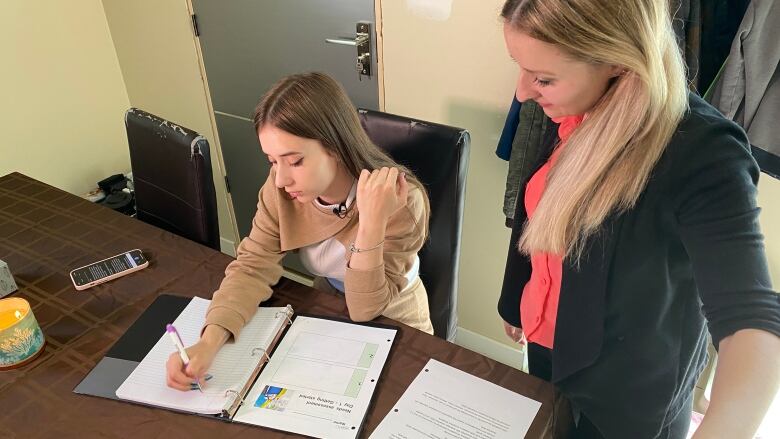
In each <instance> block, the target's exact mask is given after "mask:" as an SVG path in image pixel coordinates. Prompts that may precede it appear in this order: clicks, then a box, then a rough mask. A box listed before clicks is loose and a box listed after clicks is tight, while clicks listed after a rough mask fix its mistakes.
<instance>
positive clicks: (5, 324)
mask: <svg viewBox="0 0 780 439" xmlns="http://www.w3.org/2000/svg"><path fill="white" fill-rule="evenodd" d="M26 314H27V313H26V312H25V311H24V310H22V309H9V310H8V311H0V329H5V328H9V327H11V326H13V325H15V324H16V323H18V322H19V320H22V318H23V317H24V316H25V315H26Z"/></svg>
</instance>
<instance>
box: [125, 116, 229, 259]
mask: <svg viewBox="0 0 780 439" xmlns="http://www.w3.org/2000/svg"><path fill="white" fill-rule="evenodd" d="M125 127H126V128H127V140H128V143H129V144H130V164H131V166H132V168H133V184H134V186H135V197H136V210H137V212H138V219H140V220H141V221H144V222H146V223H149V224H153V225H155V226H157V227H160V228H162V229H165V230H168V231H169V232H172V233H175V234H177V235H180V236H183V237H185V238H188V239H191V240H193V241H196V242H199V243H201V244H203V245H206V246H208V247H211V248H213V249H216V250H219V224H218V223H217V199H216V195H215V193H214V180H213V179H212V173H211V159H210V155H209V144H208V141H206V139H205V138H204V137H203V136H201V135H199V134H198V133H197V132H195V131H192V130H190V129H188V128H185V127H183V126H181V125H178V124H175V123H172V122H169V121H167V120H165V119H162V118H160V117H157V116H155V115H153V114H150V113H147V112H145V111H142V110H139V109H137V108H131V109H129V110H128V111H127V113H125Z"/></svg>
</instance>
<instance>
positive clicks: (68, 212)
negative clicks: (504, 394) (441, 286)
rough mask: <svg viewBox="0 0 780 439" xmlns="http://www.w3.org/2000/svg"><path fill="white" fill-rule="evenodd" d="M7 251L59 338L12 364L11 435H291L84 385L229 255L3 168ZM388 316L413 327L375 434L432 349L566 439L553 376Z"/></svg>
mask: <svg viewBox="0 0 780 439" xmlns="http://www.w3.org/2000/svg"><path fill="white" fill-rule="evenodd" d="M134 248H140V249H142V250H143V251H144V253H145V254H146V255H147V257H148V258H149V260H150V265H149V267H148V268H147V269H144V270H141V271H139V272H137V273H133V274H131V275H128V276H125V277H122V278H120V279H117V280H115V281H112V282H109V283H107V284H103V285H100V286H97V287H94V288H91V289H88V290H85V291H76V289H75V288H73V285H72V284H71V282H70V279H69V278H68V273H69V272H70V270H72V269H73V268H76V267H79V266H82V265H85V264H87V263H90V262H93V261H96V260H99V259H103V258H106V257H108V256H112V255H115V254H118V253H121V252H124V251H127V250H130V249H134ZM0 259H2V260H4V261H6V262H7V263H8V266H9V267H10V269H11V272H12V274H13V275H14V277H15V279H16V282H17V284H18V285H19V291H17V292H16V293H14V294H13V296H16V297H23V298H25V299H27V300H28V301H29V302H30V304H31V305H32V309H33V312H34V314H35V317H36V318H37V319H38V323H39V324H40V326H41V329H42V330H43V333H44V335H45V336H46V341H47V345H46V348H45V351H44V352H43V354H42V355H41V356H40V357H39V358H38V359H36V360H35V361H34V362H33V363H31V364H29V365H27V366H24V367H22V368H19V369H15V370H11V371H6V372H0V437H2V438H6V437H11V438H51V437H57V438H66V437H79V438H86V437H90V438H91V437H128V438H130V437H133V438H145V439H146V438H155V437H160V438H166V439H172V438H179V437H182V438H184V437H188V438H199V437H203V438H206V437H220V438H230V437H242V438H246V437H263V438H266V437H285V436H287V435H285V434H283V433H279V432H274V431H271V430H267V429H261V428H255V427H249V426H242V425H235V424H230V423H226V422H220V421H218V420H211V419H206V418H202V417H197V416H190V415H183V414H178V413H173V412H170V411H166V410H162V409H153V408H148V407H142V406H138V405H132V404H126V403H122V402H117V401H112V400H107V399H102V398H96V397H89V396H83V395H77V394H74V393H73V392H72V390H73V388H74V387H75V386H76V385H77V384H78V383H79V382H80V381H81V380H82V379H83V378H84V376H85V375H86V374H87V373H88V372H89V371H90V370H91V369H92V367H93V366H94V365H95V364H96V363H97V362H98V361H99V360H100V359H101V358H102V357H103V355H104V354H105V352H106V351H107V350H108V348H109V347H111V345H112V344H113V343H114V342H115V341H116V340H117V339H118V338H119V337H120V336H121V335H122V334H123V333H124V331H125V330H126V329H127V328H128V327H129V326H130V325H131V324H132V323H133V321H134V320H135V319H136V318H137V317H138V316H139V315H140V314H141V313H142V312H143V311H144V309H146V307H147V306H148V305H149V304H150V303H151V302H152V301H153V300H154V298H155V297H157V296H158V295H159V294H161V293H171V294H178V295H183V296H200V297H205V298H210V296H211V293H212V292H213V291H214V290H215V289H216V288H217V287H218V286H219V283H220V281H221V279H222V277H223V275H224V269H225V266H226V265H227V264H228V263H229V262H230V261H231V260H232V258H230V257H229V256H227V255H224V254H222V253H219V252H216V251H214V250H212V249H209V248H207V247H204V246H201V245H199V244H196V243H194V242H191V241H189V240H186V239H184V238H180V237H178V236H176V235H173V234H170V233H168V232H165V231H162V230H160V229H157V228H155V227H152V226H150V225H147V224H145V223H142V222H140V221H137V220H135V219H133V218H130V217H127V216H124V215H121V214H118V213H116V212H114V211H111V210H109V209H106V208H104V207H102V206H99V205H95V204H92V203H90V202H88V201H86V200H83V199H81V198H79V197H77V196H74V195H71V194H69V193H66V192H64V191H61V190H59V189H56V188H54V187H51V186H48V185H46V184H43V183H41V182H39V181H36V180H34V179H31V178H29V177H26V176H24V175H22V174H18V173H13V174H9V175H6V176H3V177H0ZM274 291H275V292H274V297H273V298H272V299H271V300H270V301H269V304H270V305H272V306H278V305H283V304H287V303H290V304H292V305H293V307H294V308H295V309H296V311H298V312H305V313H313V314H322V315H331V316H341V317H347V316H348V314H347V309H346V305H345V302H344V300H343V299H342V298H339V297H337V296H334V295H331V294H328V293H323V292H320V291H317V290H314V289H312V288H309V287H307V286H304V285H301V284H299V283H296V282H293V281H290V280H286V279H283V280H282V281H281V282H280V283H279V285H277V286H276V287H275V289H274ZM496 318H497V317H496ZM378 321H379V322H384V323H390V324H394V325H397V326H399V327H400V328H401V329H400V331H399V335H398V338H397V340H396V345H395V347H394V350H393V352H392V355H391V356H390V358H389V360H388V363H387V365H386V367H385V370H384V375H383V377H382V379H381V382H380V384H379V386H378V387H377V390H376V393H375V395H374V400H373V404H372V406H371V408H370V409H369V412H368V415H367V417H366V423H365V425H364V428H363V432H362V436H363V437H367V436H368V435H369V434H370V433H371V432H372V431H373V430H374V429H375V428H376V427H377V425H378V424H379V422H380V421H381V420H382V418H383V417H384V416H385V415H386V414H387V413H388V412H389V411H390V409H391V408H392V406H393V405H394V404H395V403H396V401H397V400H398V399H399V398H400V397H401V395H402V394H403V392H404V390H405V389H406V388H407V387H408V385H409V384H410V383H411V382H412V380H413V379H414V377H415V376H417V374H418V373H419V372H420V370H421V369H422V367H423V365H424V364H425V363H426V362H427V361H428V359H429V358H435V359H437V360H439V361H442V362H444V363H447V364H449V365H451V366H454V367H457V368H459V369H461V370H464V371H466V372H469V373H471V374H473V375H475V376H478V377H480V378H484V379H486V380H488V381H490V382H493V383H495V384H498V385H500V386H502V387H505V388H507V389H510V390H512V391H515V392H517V393H520V394H522V395H525V396H527V397H529V398H533V399H535V400H537V401H540V402H542V407H541V409H540V411H539V414H538V415H537V416H536V419H535V420H534V422H533V425H532V427H531V430H530V432H529V434H528V436H527V437H534V438H536V437H553V436H554V437H560V436H561V435H562V433H560V432H562V431H564V430H566V429H568V428H569V426H570V425H571V416H570V415H569V410H568V406H567V404H566V402H565V401H564V400H563V398H561V397H560V396H559V395H557V394H556V392H555V390H554V388H553V386H552V385H550V384H549V383H546V382H544V381H541V380H539V379H536V378H534V377H531V376H529V375H527V374H525V373H522V372H520V371H518V370H516V369H513V368H511V367H508V366H506V365H503V364H501V363H498V362H496V361H493V360H491V359H489V358H487V357H484V356H482V355H479V354H477V353H474V352H472V351H469V350H467V349H464V348H461V347H459V346H457V345H454V344H452V343H448V342H446V341H444V340H441V339H439V338H436V337H433V336H430V335H428V334H425V333H423V332H420V331H418V330H415V329H412V328H410V327H408V326H404V325H402V324H400V323H398V322H395V321H392V320H389V319H386V318H383V317H381V318H379V319H378ZM553 431H555V432H556V434H553Z"/></svg>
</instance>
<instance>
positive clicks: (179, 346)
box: [165, 323, 203, 393]
mask: <svg viewBox="0 0 780 439" xmlns="http://www.w3.org/2000/svg"><path fill="white" fill-rule="evenodd" d="M165 332H167V333H168V335H169V336H170V337H171V340H173V344H174V346H176V350H177V351H179V356H180V357H181V361H182V363H184V366H185V367H186V366H187V365H189V364H190V357H189V356H187V351H186V350H185V349H184V343H182V341H181V336H180V335H179V331H177V330H176V327H175V326H173V325H172V324H170V323H168V324H167V325H166V326H165ZM195 383H196V384H197V385H198V390H200V391H201V393H202V392H203V388H201V386H200V380H198V379H196V380H195Z"/></svg>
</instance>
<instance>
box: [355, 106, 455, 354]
mask: <svg viewBox="0 0 780 439" xmlns="http://www.w3.org/2000/svg"><path fill="white" fill-rule="evenodd" d="M359 114H360V120H361V123H362V125H363V128H364V129H365V130H366V133H368V136H369V137H370V138H371V140H372V141H373V142H374V143H375V144H376V145H377V146H379V147H380V148H382V149H383V150H385V151H386V152H387V153H388V154H390V156H391V157H393V159H394V160H395V161H397V162H398V163H401V164H403V165H405V166H407V167H408V168H409V169H411V170H412V172H414V173H415V175H417V177H418V178H419V179H420V181H422V183H423V184H424V185H425V187H426V189H427V190H428V197H429V198H430V201H431V219H430V236H429V238H428V242H426V244H425V245H424V246H423V248H422V250H421V251H420V253H419V256H420V278H421V279H422V281H423V283H424V284H425V288H426V290H427V291H428V302H429V306H430V311H431V321H432V322H433V330H434V334H435V335H437V336H439V337H441V338H444V339H446V340H450V341H452V340H453V339H454V337H455V332H456V329H457V326H458V317H457V305H458V298H457V291H458V261H459V259H460V234H461V228H462V225H463V203H464V196H465V187H466V171H467V168H468V160H469V142H470V137H469V133H468V131H466V130H463V129H461V128H455V127H450V126H446V125H440V124H435V123H431V122H424V121H420V120H415V119H410V118H408V117H402V116H396V115H392V114H387V113H382V112H378V111H372V110H362V109H361V110H359Z"/></svg>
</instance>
